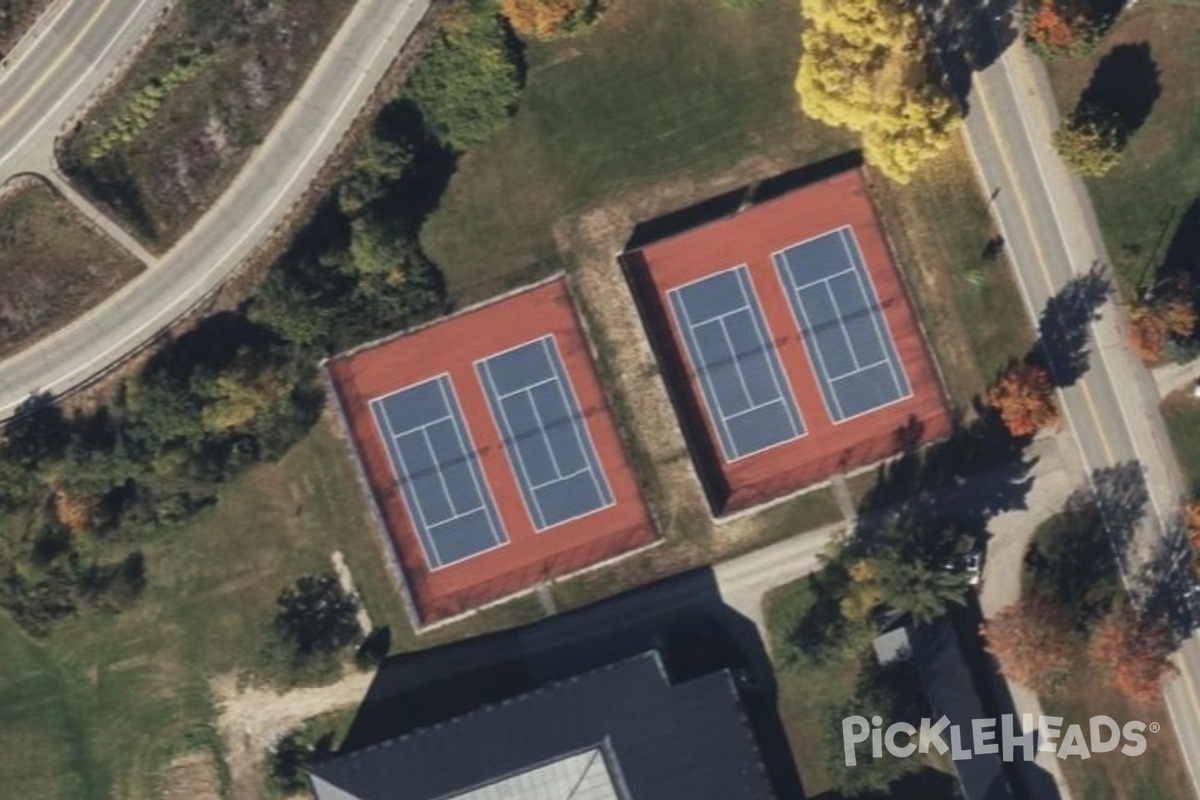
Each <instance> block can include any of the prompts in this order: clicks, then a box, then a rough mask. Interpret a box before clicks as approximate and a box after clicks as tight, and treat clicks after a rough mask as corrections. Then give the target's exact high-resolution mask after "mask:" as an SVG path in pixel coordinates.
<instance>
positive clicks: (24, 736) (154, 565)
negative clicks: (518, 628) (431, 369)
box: [0, 425, 538, 800]
mask: <svg viewBox="0 0 1200 800" xmlns="http://www.w3.org/2000/svg"><path fill="white" fill-rule="evenodd" d="M359 497H360V496H359V489H358V486H357V485H356V484H355V482H354V477H353V473H352V471H351V469H350V463H349V461H348V459H347V458H346V455H345V447H344V445H343V443H342V442H341V441H340V440H338V439H337V438H335V437H334V436H333V435H332V433H331V431H330V430H329V428H328V427H327V426H325V425H321V426H318V427H317V428H316V429H315V430H314V431H313V433H312V434H310V435H309V436H308V437H307V438H306V439H305V440H304V441H303V442H301V443H300V444H299V445H297V446H296V447H295V448H293V449H292V451H291V452H290V453H289V454H288V455H287V456H286V457H285V458H284V459H283V460H282V461H280V462H279V463H278V464H274V465H266V466H262V467H258V468H256V469H254V470H252V471H251V472H250V473H249V474H247V475H245V476H244V477H243V478H241V479H239V480H238V481H237V482H236V483H235V484H233V485H232V486H230V487H229V489H228V491H226V492H225V493H224V494H223V495H222V501H221V504H220V505H219V506H218V507H217V508H216V509H214V510H212V511H210V512H208V513H206V514H204V515H203V516H201V517H200V518H199V519H197V520H196V521H194V522H193V523H191V524H189V525H186V526H184V527H182V528H178V529H171V530H168V531H164V532H163V533H162V534H161V535H160V536H158V537H157V538H155V539H154V540H152V541H150V542H147V543H146V545H145V546H144V548H143V549H144V552H145V554H146V559H147V567H148V573H147V576H148V580H149V584H148V587H147V590H146V593H145V595H144V596H143V598H142V599H141V601H140V602H139V603H137V604H136V605H135V606H134V607H133V608H132V609H131V610H129V611H126V612H124V613H122V614H120V615H103V614H89V615H87V616H85V617H82V618H80V619H77V620H72V621H69V622H67V623H66V624H63V625H60V626H59V627H58V628H56V629H55V631H54V633H53V634H52V635H51V636H50V637H49V638H48V639H46V640H44V641H33V640H30V639H29V638H27V637H26V636H25V635H24V634H22V633H21V632H20V631H18V630H17V629H16V628H15V627H14V626H13V625H12V624H11V623H10V622H8V621H7V620H3V621H2V624H0V708H3V709H4V714H3V715H0V773H2V774H4V775H5V779H6V789H5V792H7V791H8V786H7V781H8V776H10V775H15V776H17V777H16V778H15V780H17V781H19V783H18V785H19V786H21V787H22V790H21V792H19V793H17V794H14V795H13V796H14V797H22V798H29V799H30V800H35V799H39V798H54V797H62V798H70V800H76V798H107V797H120V798H138V797H154V796H157V792H156V791H155V784H156V781H157V780H158V779H159V777H160V773H161V770H162V767H163V766H164V765H165V764H166V763H167V762H168V761H169V760H170V759H171V758H173V757H175V756H177V755H179V754H181V753H183V752H186V751H189V750H194V749H197V748H204V747H209V748H211V747H215V745H216V742H215V739H214V737H213V734H212V728H211V725H212V723H213V722H214V720H215V717H214V709H213V705H212V697H211V695H210V692H209V684H208V681H209V679H210V678H212V677H214V676H217V675H222V674H228V673H231V672H238V673H243V674H245V675H246V676H247V677H250V678H254V677H257V678H259V679H271V678H275V679H278V678H279V677H280V675H279V673H278V670H279V667H278V666H277V665H276V664H275V662H274V661H271V660H269V659H262V658H260V656H259V653H260V651H261V650H262V645H263V642H264V641H266V637H267V634H268V632H269V630H270V624H271V619H272V616H273V613H274V603H275V597H276V595H277V594H278V592H279V590H280V589H281V588H283V587H284V586H285V585H286V584H288V583H290V582H291V581H292V580H294V579H295V578H297V577H299V576H300V575H302V574H304V573H306V572H311V571H314V570H321V569H328V568H329V563H330V562H329V558H330V554H331V553H332V552H333V550H334V549H340V550H342V552H343V553H344V554H345V557H346V562H347V564H348V565H349V567H350V569H351V572H352V573H353V575H354V579H355V583H356V585H357V587H358V590H359V592H360V594H361V595H362V598H363V602H364V605H365V606H366V608H367V610H368V611H369V612H370V614H371V616H372V619H373V621H374V622H375V623H376V624H388V625H390V626H391V627H392V632H393V639H392V641H393V648H394V649H397V650H404V649H412V648H413V647H415V646H417V641H416V639H415V637H414V636H413V634H412V632H411V630H410V628H409V627H408V623H407V620H406V618H405V615H404V611H403V607H402V604H401V602H400V598H399V595H398V594H397V592H396V591H395V590H394V589H393V588H392V585H391V582H390V578H389V577H388V575H387V574H386V572H385V568H384V562H383V559H382V556H381V555H380V553H379V548H378V546H377V544H376V540H375V536H374V533H373V532H372V531H371V529H370V527H369V526H368V523H367V516H366V508H365V505H364V504H363V503H362V502H361V501H360V499H359ZM536 613H538V612H537V608H536V604H534V603H529V602H516V603H513V604H509V605H508V606H501V607H498V608H496V609H493V610H491V611H489V612H486V613H484V614H481V615H480V616H479V617H477V618H474V619H472V620H470V621H468V622H466V623H463V624H460V625H457V626H451V627H449V628H446V629H443V630H439V631H438V632H437V633H436V635H430V636H428V637H423V639H422V641H421V643H420V644H421V646H429V645H431V644H434V643H436V642H438V641H444V640H446V639H450V638H454V637H460V636H464V635H468V634H470V633H475V632H478V631H479V630H481V629H484V628H488V629H494V628H497V627H503V626H505V625H511V624H516V623H518V622H522V621H527V620H529V619H530V618H531V616H532V615H535V614H536ZM6 796H7V794H6Z"/></svg>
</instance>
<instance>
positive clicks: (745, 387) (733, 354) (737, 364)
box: [704, 320, 754, 420]
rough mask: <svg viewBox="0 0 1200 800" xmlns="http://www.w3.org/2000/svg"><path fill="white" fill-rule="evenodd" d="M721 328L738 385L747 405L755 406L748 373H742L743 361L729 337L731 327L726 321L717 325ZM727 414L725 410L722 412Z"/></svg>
mask: <svg viewBox="0 0 1200 800" xmlns="http://www.w3.org/2000/svg"><path fill="white" fill-rule="evenodd" d="M704 324H705V325H711V324H712V323H711V322H705V323H704ZM717 324H718V325H720V326H721V337H722V338H724V339H725V346H726V347H728V348H729V357H730V358H731V359H732V362H733V371H734V374H736V375H737V379H738V384H739V385H741V387H742V395H743V396H744V397H745V398H746V405H748V406H749V405H753V404H754V398H753V397H751V396H750V385H749V384H747V383H746V373H745V372H743V371H742V360H741V359H740V358H738V351H737V348H736V347H734V346H733V337H732V336H730V335H729V326H728V325H726V324H725V320H721V321H719V322H718V323H717ZM721 413H722V414H725V410H724V409H722V410H721ZM725 419H726V420H728V419H729V415H728V414H725Z"/></svg>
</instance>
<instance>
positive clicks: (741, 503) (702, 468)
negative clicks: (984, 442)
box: [620, 169, 951, 516]
mask: <svg viewBox="0 0 1200 800" xmlns="http://www.w3.org/2000/svg"><path fill="white" fill-rule="evenodd" d="M843 226H850V228H851V229H852V230H853V233H854V235H855V237H856V238H857V240H858V243H859V246H860V248H861V251H862V255H863V259H864V261H865V266H866V270H867V273H868V274H869V275H870V277H871V280H872V281H873V283H874V286H875V291H876V293H877V296H878V300H879V306H880V308H881V309H882V313H883V318H884V320H886V323H887V326H888V328H889V329H890V332H891V336H892V339H893V341H894V343H895V351H896V353H897V355H898V356H899V360H900V362H901V363H902V364H903V367H904V371H905V372H906V374H907V378H908V382H909V384H910V386H911V390H912V394H911V396H909V397H908V398H907V399H903V400H899V401H897V402H894V403H892V404H890V405H887V406H884V407H881V408H878V409H876V410H874V411H870V412H868V413H865V414H863V415H862V416H858V417H854V418H851V419H847V420H845V421H843V422H840V423H834V421H833V419H832V418H831V415H830V412H829V411H828V410H827V409H826V404H825V402H824V400H823V397H822V393H821V389H820V386H819V384H818V382H817V377H816V373H815V371H814V368H813V363H812V358H813V356H812V354H810V353H809V351H808V349H807V346H806V344H805V340H804V338H803V336H802V335H801V333H800V330H799V327H798V324H797V322H796V317H795V315H794V313H793V310H792V308H791V307H790V306H789V300H788V295H787V294H785V290H784V287H783V283H782V281H781V279H780V277H779V275H778V273H777V270H776V265H775V263H774V261H773V258H772V254H773V253H776V252H778V251H780V250H783V249H785V248H787V247H789V246H791V245H793V244H796V243H799V242H803V241H805V240H809V239H813V238H814V237H818V236H820V235H821V234H824V233H827V232H829V231H832V230H834V229H837V228H841V227H843ZM620 261H621V264H622V267H623V269H624V271H625V276H626V279H627V280H628V282H629V284H630V287H631V289H632V291H633V293H634V296H635V298H636V299H637V302H638V305H639V308H640V310H641V313H642V319H643V322H644V324H645V325H646V328H647V330H648V333H649V336H650V339H651V342H652V344H653V345H654V348H655V351H656V353H657V355H658V357H659V361H660V364H661V366H662V369H663V373H664V378H665V379H666V381H667V382H668V386H669V388H670V389H671V395H672V399H673V401H674V403H675V406H676V410H677V412H678V414H679V417H680V422H681V425H682V427H683V429H684V433H685V436H686V438H687V439H688V444H689V447H690V448H691V451H692V455H693V459H694V461H695V463H696V468H697V472H698V473H699V475H700V477H701V480H702V482H703V483H704V485H705V488H706V490H707V493H708V496H709V501H710V503H711V504H712V507H713V513H714V514H716V515H718V516H721V515H725V514H729V513H732V512H735V511H739V510H742V509H745V508H749V507H751V506H755V505H758V504H760V503H763V502H766V501H769V500H772V499H775V498H778V497H781V496H784V495H787V494H790V493H793V492H795V491H797V490H799V489H802V488H803V487H805V486H808V485H811V484H813V483H816V482H819V481H822V480H824V479H827V478H829V477H830V476H831V475H833V474H835V473H839V472H844V471H847V470H850V469H853V468H855V467H859V466H863V465H867V464H870V463H873V462H875V461H878V460H880V459H882V458H885V457H887V456H890V455H892V454H894V453H896V452H897V451H898V450H900V449H901V447H903V446H906V445H915V444H919V443H923V442H929V441H933V440H936V439H940V438H943V437H944V436H946V435H947V434H948V433H949V431H950V426H951V422H950V417H949V414H948V412H947V409H946V404H945V400H944V398H943V395H942V392H941V388H940V385H939V383H938V379H937V377H936V372H935V370H934V367H933V364H932V361H931V359H930V356H929V354H928V351H927V350H926V348H925V343H924V341H923V340H922V337H921V333H920V328H919V326H918V323H917V320H916V317H915V314H914V312H913V309H912V307H911V305H910V303H909V301H908V299H907V297H906V295H905V291H904V287H903V285H902V283H901V279H900V276H899V274H898V273H897V270H896V266H895V264H894V262H893V260H892V257H891V254H890V253H889V250H888V246H887V243H886V240H885V238H884V234H883V230H882V228H881V226H880V222H879V219H878V217H877V215H876V213H875V209H874V206H873V204H872V202H871V199H870V196H869V194H868V190H867V187H866V183H865V181H864V180H863V176H862V173H861V171H860V170H857V169H855V170H852V171H847V172H842V173H839V174H836V175H834V176H833V177H831V178H826V179H824V180H821V181H819V182H816V183H812V184H810V185H807V186H804V187H803V188H800V189H796V190H793V191H790V192H788V193H786V194H783V195H781V196H779V197H777V198H775V199H772V200H768V201H765V202H763V203H761V204H759V205H754V206H751V207H749V208H746V209H743V210H741V211H740V212H738V213H735V214H733V215H731V216H727V217H724V218H721V219H718V220H716V221H713V222H708V223H705V224H702V225H700V226H698V227H694V228H692V229H690V230H687V231H684V232H682V233H677V234H674V235H672V236H670V237H668V238H665V239H661V240H659V241H656V242H653V243H651V244H648V245H646V246H644V247H642V248H640V249H636V250H631V251H629V252H627V253H624V254H623V255H622V256H621V257H620ZM739 265H746V267H747V269H748V271H749V275H750V281H751V285H752V286H753V288H754V291H755V293H756V294H757V299H758V303H759V305H760V306H761V308H762V314H763V317H764V320H765V323H766V328H767V331H766V336H767V338H769V339H770V340H771V341H772V342H773V344H774V346H775V349H776V352H777V353H778V358H779V361H780V364H781V366H782V370H783V373H784V374H785V375H786V380H787V384H788V385H789V386H790V388H791V391H792V394H793V395H794V397H795V400H796V405H797V406H798V407H799V411H800V415H801V417H802V418H803V423H804V427H805V428H806V432H805V434H804V435H802V436H800V437H799V438H797V439H793V440H791V441H787V442H783V443H781V444H776V445H774V446H772V447H769V448H768V449H765V450H762V451H761V452H758V453H755V454H752V455H749V456H746V457H743V458H738V459H734V460H732V461H727V460H726V459H725V458H724V456H723V454H722V450H721V448H720V447H719V446H718V439H717V437H716V430H715V428H714V421H713V419H712V418H711V417H710V416H709V413H708V411H707V408H706V405H705V402H704V400H703V394H702V389H701V387H700V385H699V383H698V381H697V376H696V374H695V371H694V370H693V368H692V367H691V366H690V364H691V362H690V361H689V359H688V356H687V350H686V344H685V343H684V340H683V338H682V334H681V331H680V329H679V328H678V327H677V326H676V324H675V322H674V321H673V317H672V312H671V310H670V309H671V305H670V300H669V296H668V292H669V291H671V290H672V289H677V288H678V287H682V286H685V285H687V284H689V283H691V282H693V281H697V280H699V279H701V278H704V277H705V276H708V275H711V274H713V273H717V272H720V271H722V270H726V269H729V268H732V267H737V266H739Z"/></svg>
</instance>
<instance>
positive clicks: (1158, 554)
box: [1133, 519, 1200, 644]
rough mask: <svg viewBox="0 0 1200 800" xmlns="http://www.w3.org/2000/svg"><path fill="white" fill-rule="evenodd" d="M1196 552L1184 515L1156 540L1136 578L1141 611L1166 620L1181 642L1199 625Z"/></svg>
mask: <svg viewBox="0 0 1200 800" xmlns="http://www.w3.org/2000/svg"><path fill="white" fill-rule="evenodd" d="M1196 575H1197V573H1196V553H1195V551H1194V550H1193V548H1192V545H1191V542H1189V541H1188V533H1187V528H1186V527H1185V526H1184V524H1183V521H1182V519H1175V520H1173V521H1172V523H1171V524H1170V525H1169V526H1168V528H1167V530H1165V531H1164V532H1163V535H1162V536H1161V537H1160V538H1159V539H1158V541H1157V542H1156V543H1155V549H1154V553H1153V554H1152V555H1151V557H1150V559H1149V560H1148V561H1147V562H1146V563H1145V564H1143V565H1142V567H1141V568H1140V569H1139V570H1138V574H1137V575H1136V576H1134V579H1133V591H1134V592H1135V593H1136V595H1137V597H1138V598H1139V599H1140V606H1141V609H1142V612H1143V613H1144V614H1146V615H1147V616H1149V617H1150V618H1151V619H1158V620H1162V621H1163V622H1165V623H1166V624H1167V627H1168V629H1169V630H1170V631H1171V634H1172V636H1174V637H1175V642H1176V644H1178V643H1179V642H1182V641H1183V640H1184V639H1186V638H1188V637H1189V636H1190V635H1191V634H1192V633H1193V632H1195V631H1196V630H1198V629H1200V580H1197V577H1196Z"/></svg>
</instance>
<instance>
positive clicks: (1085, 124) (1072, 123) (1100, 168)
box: [1054, 114, 1124, 178]
mask: <svg viewBox="0 0 1200 800" xmlns="http://www.w3.org/2000/svg"><path fill="white" fill-rule="evenodd" d="M1054 148H1055V149H1056V150H1057V151H1058V154H1059V155H1060V156H1062V160H1063V162H1064V163H1065V164H1066V165H1067V166H1068V167H1069V168H1070V169H1071V170H1072V171H1073V172H1075V173H1077V174H1079V175H1083V176H1084V177H1088V178H1099V177H1101V176H1104V175H1107V174H1108V172H1109V171H1110V170H1111V169H1112V168H1113V167H1115V166H1116V165H1117V164H1118V163H1119V162H1120V161H1121V151H1122V149H1123V148H1124V141H1123V137H1122V135H1121V131H1120V129H1119V126H1117V125H1116V124H1115V123H1113V122H1109V121H1107V120H1096V119H1088V118H1087V117H1086V116H1084V115H1080V114H1075V115H1074V116H1072V117H1071V118H1070V119H1067V120H1064V121H1063V122H1062V124H1061V125H1059V126H1058V130H1057V131H1055V132H1054Z"/></svg>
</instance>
